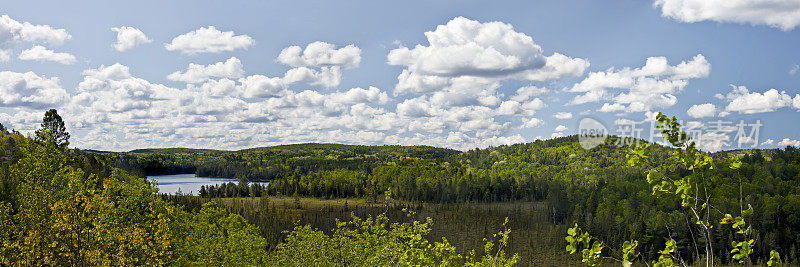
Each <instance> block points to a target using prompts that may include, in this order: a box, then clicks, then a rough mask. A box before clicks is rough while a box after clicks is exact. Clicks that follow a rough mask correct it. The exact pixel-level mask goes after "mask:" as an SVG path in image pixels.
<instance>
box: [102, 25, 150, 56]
mask: <svg viewBox="0 0 800 267" xmlns="http://www.w3.org/2000/svg"><path fill="white" fill-rule="evenodd" d="M111 30H112V31H115V32H117V42H115V43H114V44H113V46H114V49H116V50H117V51H120V52H123V51H127V50H131V49H133V48H134V47H137V46H139V45H142V44H147V43H151V42H153V40H150V39H148V38H147V35H145V34H144V33H143V32H142V31H141V30H139V29H137V28H134V27H128V26H122V27H114V28H111Z"/></svg>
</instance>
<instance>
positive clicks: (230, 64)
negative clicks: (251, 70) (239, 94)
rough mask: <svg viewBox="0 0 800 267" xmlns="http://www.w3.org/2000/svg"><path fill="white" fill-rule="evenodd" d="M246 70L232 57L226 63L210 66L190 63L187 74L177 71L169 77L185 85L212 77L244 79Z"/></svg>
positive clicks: (240, 62) (168, 77)
mask: <svg viewBox="0 0 800 267" xmlns="http://www.w3.org/2000/svg"><path fill="white" fill-rule="evenodd" d="M243 76H244V68H243V66H242V61H240V60H239V59H238V58H236V57H231V58H229V59H228V60H226V61H225V62H217V63H215V64H210V65H199V64H194V63H190V64H189V67H188V68H187V69H186V71H185V72H180V71H176V72H173V73H172V74H170V75H168V76H167V79H169V80H171V81H181V82H185V83H202V82H205V81H208V79H210V78H212V77H217V78H242V77H243Z"/></svg>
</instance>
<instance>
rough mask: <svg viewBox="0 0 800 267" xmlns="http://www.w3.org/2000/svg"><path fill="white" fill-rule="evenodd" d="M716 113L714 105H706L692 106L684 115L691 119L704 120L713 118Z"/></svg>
mask: <svg viewBox="0 0 800 267" xmlns="http://www.w3.org/2000/svg"><path fill="white" fill-rule="evenodd" d="M716 113H717V107H715V106H714V104H710V103H706V104H700V105H693V106H692V107H690V108H689V110H687V111H686V114H688V115H689V117H692V118H695V119H697V118H705V117H714V115H715V114H716Z"/></svg>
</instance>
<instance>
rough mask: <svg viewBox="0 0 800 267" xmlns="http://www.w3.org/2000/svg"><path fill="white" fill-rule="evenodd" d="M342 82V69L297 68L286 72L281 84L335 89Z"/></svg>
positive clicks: (333, 67)
mask: <svg viewBox="0 0 800 267" xmlns="http://www.w3.org/2000/svg"><path fill="white" fill-rule="evenodd" d="M341 81H342V69H341V68H340V67H339V66H326V67H322V68H320V69H319V70H314V69H311V68H308V67H297V68H293V69H290V70H288V71H286V74H285V75H284V77H283V82H284V83H286V84H292V83H298V82H305V83H308V84H311V85H322V86H325V87H336V86H339V83H340V82H341Z"/></svg>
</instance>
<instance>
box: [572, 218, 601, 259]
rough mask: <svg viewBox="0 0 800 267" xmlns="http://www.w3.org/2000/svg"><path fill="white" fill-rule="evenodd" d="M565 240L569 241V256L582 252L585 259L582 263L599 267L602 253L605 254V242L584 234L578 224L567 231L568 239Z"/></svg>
mask: <svg viewBox="0 0 800 267" xmlns="http://www.w3.org/2000/svg"><path fill="white" fill-rule="evenodd" d="M564 239H566V240H567V252H569V254H574V253H575V252H576V251H578V250H580V251H581V256H582V257H583V260H581V261H582V262H584V263H586V265H589V266H596V265H597V263H598V262H597V261H598V259H600V253H602V252H603V248H604V247H605V245H604V244H603V241H599V240H597V239H595V238H593V237H592V236H590V235H589V233H587V232H582V231H581V229H580V227H578V224H575V226H573V227H572V228H569V229H567V237H565V238H564Z"/></svg>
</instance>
